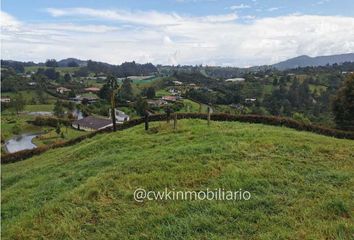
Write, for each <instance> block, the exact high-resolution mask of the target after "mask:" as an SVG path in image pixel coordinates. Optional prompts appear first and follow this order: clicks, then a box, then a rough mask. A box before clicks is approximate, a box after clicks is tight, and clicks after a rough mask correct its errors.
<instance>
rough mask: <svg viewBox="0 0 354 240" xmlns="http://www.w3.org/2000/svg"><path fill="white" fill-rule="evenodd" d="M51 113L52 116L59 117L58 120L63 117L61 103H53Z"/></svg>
mask: <svg viewBox="0 0 354 240" xmlns="http://www.w3.org/2000/svg"><path fill="white" fill-rule="evenodd" d="M53 112H54V115H55V116H57V117H59V118H62V117H64V108H63V104H62V102H61V101H59V100H57V101H56V102H55V105H54V110H53Z"/></svg>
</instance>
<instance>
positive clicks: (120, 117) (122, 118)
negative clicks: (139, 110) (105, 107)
mask: <svg viewBox="0 0 354 240" xmlns="http://www.w3.org/2000/svg"><path fill="white" fill-rule="evenodd" d="M114 112H115V114H116V122H117V123H124V122H126V121H129V120H130V117H129V115H127V114H125V112H123V111H120V110H118V109H116V108H115V109H114ZM108 115H109V118H111V110H109V112H108Z"/></svg>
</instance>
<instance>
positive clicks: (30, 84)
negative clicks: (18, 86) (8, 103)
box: [28, 82, 37, 86]
mask: <svg viewBox="0 0 354 240" xmlns="http://www.w3.org/2000/svg"><path fill="white" fill-rule="evenodd" d="M28 85H29V86H36V85H37V83H36V82H29V83H28Z"/></svg>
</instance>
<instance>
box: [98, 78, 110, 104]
mask: <svg viewBox="0 0 354 240" xmlns="http://www.w3.org/2000/svg"><path fill="white" fill-rule="evenodd" d="M110 94H111V90H110V85H109V82H108V81H107V82H106V83H105V84H104V85H103V86H102V88H101V89H100V91H99V92H98V96H99V97H100V98H101V99H106V100H107V101H110V99H111V95H110Z"/></svg>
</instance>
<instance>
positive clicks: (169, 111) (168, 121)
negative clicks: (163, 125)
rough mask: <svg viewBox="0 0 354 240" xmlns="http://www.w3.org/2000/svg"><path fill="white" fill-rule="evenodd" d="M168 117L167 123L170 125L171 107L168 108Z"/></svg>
mask: <svg viewBox="0 0 354 240" xmlns="http://www.w3.org/2000/svg"><path fill="white" fill-rule="evenodd" d="M166 115H167V123H170V117H171V109H170V107H167V109H166Z"/></svg>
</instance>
